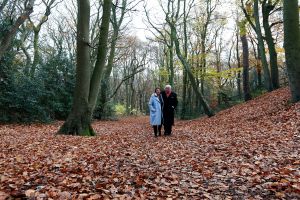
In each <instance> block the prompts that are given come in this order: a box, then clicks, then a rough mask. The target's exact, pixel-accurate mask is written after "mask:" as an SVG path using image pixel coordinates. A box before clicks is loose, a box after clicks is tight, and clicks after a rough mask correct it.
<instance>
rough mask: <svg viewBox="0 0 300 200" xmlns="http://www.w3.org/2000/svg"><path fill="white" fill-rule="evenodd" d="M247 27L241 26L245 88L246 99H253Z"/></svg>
mask: <svg viewBox="0 0 300 200" xmlns="http://www.w3.org/2000/svg"><path fill="white" fill-rule="evenodd" d="M245 29H246V27H241V42H242V46H243V89H244V99H245V101H249V100H251V94H250V84H249V48H248V41H247V36H246V31H243V30H245Z"/></svg>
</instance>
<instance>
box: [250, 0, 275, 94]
mask: <svg viewBox="0 0 300 200" xmlns="http://www.w3.org/2000/svg"><path fill="white" fill-rule="evenodd" d="M254 18H255V28H256V34H257V41H258V45H259V53H260V55H261V61H262V66H263V71H264V84H265V88H266V89H267V90H268V91H272V90H273V86H272V82H271V76H270V70H269V66H268V62H267V57H266V51H265V45H264V40H263V36H262V32H261V28H260V22H259V9H258V0H254Z"/></svg>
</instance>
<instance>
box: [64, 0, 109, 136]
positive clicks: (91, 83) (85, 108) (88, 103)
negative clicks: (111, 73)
mask: <svg viewBox="0 0 300 200" xmlns="http://www.w3.org/2000/svg"><path fill="white" fill-rule="evenodd" d="M111 4H112V2H111V0H104V4H103V14H102V22H101V28H100V39H99V46H98V56H97V62H96V66H95V68H94V71H93V73H92V75H91V60H90V49H89V48H90V44H89V25H90V2H89V0H78V15H77V18H78V19H77V20H78V21H77V57H76V58H77V67H76V83H75V91H74V102H73V106H72V110H71V113H70V114H69V116H68V118H67V120H66V122H65V123H64V124H63V125H62V127H61V128H60V130H59V131H58V133H59V134H67V135H82V136H93V135H95V132H94V131H93V128H92V126H91V121H92V113H93V111H94V108H95V103H96V99H97V95H98V90H99V87H100V78H101V72H102V68H103V66H104V64H105V58H106V51H107V50H106V49H107V40H108V29H109V18H110V9H111ZM91 76H92V77H91Z"/></svg>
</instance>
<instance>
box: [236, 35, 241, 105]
mask: <svg viewBox="0 0 300 200" xmlns="http://www.w3.org/2000/svg"><path fill="white" fill-rule="evenodd" d="M235 50H236V58H237V65H238V68H241V58H240V52H239V33H238V31H237V32H236V49H235ZM236 84H237V90H238V96H239V99H241V98H242V89H241V72H240V71H238V74H237V79H236Z"/></svg>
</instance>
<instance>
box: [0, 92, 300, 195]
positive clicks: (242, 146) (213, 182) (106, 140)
mask: <svg viewBox="0 0 300 200" xmlns="http://www.w3.org/2000/svg"><path fill="white" fill-rule="evenodd" d="M289 98H290V94H289V91H288V89H287V88H283V89H279V90H277V91H274V92H272V93H268V94H265V95H262V96H260V97H258V98H256V99H254V100H252V101H249V102H247V103H243V104H240V105H236V106H234V107H232V108H230V109H227V110H224V111H221V112H220V113H218V114H217V115H216V116H214V117H211V118H206V117H204V118H200V119H196V120H190V121H176V124H175V126H174V133H173V135H172V136H169V137H164V136H162V137H158V138H154V136H153V134H152V129H151V127H150V126H149V123H148V117H136V118H133V117H132V118H124V119H120V120H119V121H105V122H102V121H99V122H94V123H93V127H94V129H95V130H96V131H97V133H98V135H97V136H96V137H74V136H61V135H55V133H56V131H57V130H58V128H59V126H60V125H61V124H62V122H56V123H54V124H50V125H39V124H35V125H16V124H14V125H1V126H0V139H1V141H0V199H5V198H7V199H15V198H19V199H48V198H52V199H227V200H229V199H300V103H298V104H289V103H288V99H289Z"/></svg>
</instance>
